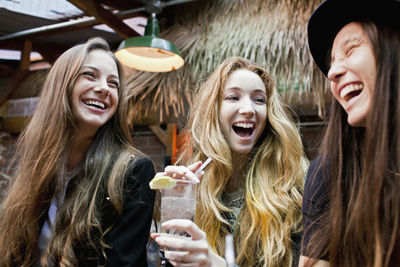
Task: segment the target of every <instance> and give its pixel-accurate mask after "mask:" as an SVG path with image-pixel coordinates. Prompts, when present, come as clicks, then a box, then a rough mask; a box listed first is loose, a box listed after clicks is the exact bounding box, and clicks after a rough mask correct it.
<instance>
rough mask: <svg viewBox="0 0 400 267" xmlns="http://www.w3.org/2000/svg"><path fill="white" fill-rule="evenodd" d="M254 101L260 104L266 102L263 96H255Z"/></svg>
mask: <svg viewBox="0 0 400 267" xmlns="http://www.w3.org/2000/svg"><path fill="white" fill-rule="evenodd" d="M254 101H255V102H257V103H262V104H265V103H267V101H266V100H265V98H256V99H254Z"/></svg>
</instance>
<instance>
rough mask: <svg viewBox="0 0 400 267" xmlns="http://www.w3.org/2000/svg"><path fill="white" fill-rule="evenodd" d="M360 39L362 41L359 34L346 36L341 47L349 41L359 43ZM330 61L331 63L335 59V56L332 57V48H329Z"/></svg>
mask: <svg viewBox="0 0 400 267" xmlns="http://www.w3.org/2000/svg"><path fill="white" fill-rule="evenodd" d="M361 41H363V39H362V38H361V37H360V36H357V35H356V36H351V37H350V38H348V39H347V40H346V41H344V44H343V45H342V46H341V47H346V46H347V45H348V44H349V43H352V42H358V43H360V42H361ZM330 59H331V60H330V63H332V62H333V61H334V60H335V57H332V48H331V55H330Z"/></svg>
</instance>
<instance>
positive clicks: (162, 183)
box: [149, 176, 176, 190]
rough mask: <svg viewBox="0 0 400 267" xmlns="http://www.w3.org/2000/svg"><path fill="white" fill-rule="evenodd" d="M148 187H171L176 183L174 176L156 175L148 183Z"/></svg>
mask: <svg viewBox="0 0 400 267" xmlns="http://www.w3.org/2000/svg"><path fill="white" fill-rule="evenodd" d="M149 185H150V188H151V189H153V190H154V189H167V188H171V187H173V186H174V185H176V181H175V179H174V178H172V177H169V176H157V177H154V178H153V179H152V180H151V181H150V183H149Z"/></svg>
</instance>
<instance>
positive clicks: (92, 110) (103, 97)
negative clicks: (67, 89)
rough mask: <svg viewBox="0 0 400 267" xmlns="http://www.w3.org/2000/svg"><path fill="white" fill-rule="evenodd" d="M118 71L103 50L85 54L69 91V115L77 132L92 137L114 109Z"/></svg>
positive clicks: (116, 97) (116, 100) (116, 99)
mask: <svg viewBox="0 0 400 267" xmlns="http://www.w3.org/2000/svg"><path fill="white" fill-rule="evenodd" d="M119 82H120V80H119V75H118V69H117V65H116V63H115V61H114V60H113V58H112V57H111V56H110V55H109V54H108V53H107V52H106V51H104V50H100V49H96V50H92V51H91V52H89V54H88V56H87V58H86V61H85V62H84V64H83V66H82V69H81V71H80V73H79V75H78V78H77V80H76V82H75V84H74V88H73V91H72V111H73V113H74V115H75V118H76V121H77V123H78V131H80V132H81V133H82V131H83V132H86V133H88V134H94V133H95V132H96V131H97V130H98V129H99V128H100V127H101V126H103V125H104V124H105V123H106V122H107V121H108V120H109V119H110V118H111V117H112V116H113V115H114V113H115V110H116V109H117V106H118V88H119Z"/></svg>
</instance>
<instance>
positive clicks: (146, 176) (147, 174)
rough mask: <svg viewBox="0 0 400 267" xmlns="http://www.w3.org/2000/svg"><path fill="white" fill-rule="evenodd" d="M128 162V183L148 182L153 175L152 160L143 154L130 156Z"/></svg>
mask: <svg viewBox="0 0 400 267" xmlns="http://www.w3.org/2000/svg"><path fill="white" fill-rule="evenodd" d="M128 164H129V166H128V168H127V171H126V178H127V180H128V183H132V182H133V183H135V182H136V183H148V182H149V181H150V180H151V179H152V178H153V177H154V175H155V170H154V165H153V162H152V161H151V160H150V159H149V158H147V157H145V156H143V155H135V156H131V157H130V160H129V163H128Z"/></svg>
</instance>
